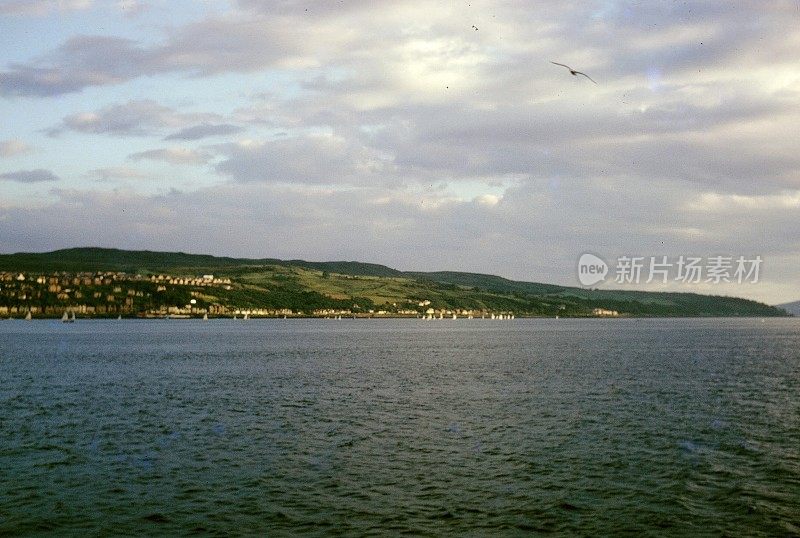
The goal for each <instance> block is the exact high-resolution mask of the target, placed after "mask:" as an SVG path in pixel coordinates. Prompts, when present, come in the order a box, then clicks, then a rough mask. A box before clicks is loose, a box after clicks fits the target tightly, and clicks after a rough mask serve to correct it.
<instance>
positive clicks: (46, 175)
mask: <svg viewBox="0 0 800 538" xmlns="http://www.w3.org/2000/svg"><path fill="white" fill-rule="evenodd" d="M0 180H6V181H16V182H17V183H39V182H43V181H58V180H59V177H58V176H56V175H55V174H53V172H51V171H50V170H44V169H42V168H37V169H36V170H17V171H16V172H6V173H4V174H0Z"/></svg>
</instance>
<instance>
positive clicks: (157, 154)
mask: <svg viewBox="0 0 800 538" xmlns="http://www.w3.org/2000/svg"><path fill="white" fill-rule="evenodd" d="M129 158H130V159H132V160H134V161H140V160H142V159H147V160H151V161H164V162H167V163H170V164H192V165H202V164H206V163H207V162H208V161H210V160H211V158H212V155H211V154H210V153H208V152H206V151H202V150H195V149H188V148H159V149H151V150H147V151H141V152H138V153H132V154H131V155H129Z"/></svg>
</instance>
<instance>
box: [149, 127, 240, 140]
mask: <svg viewBox="0 0 800 538" xmlns="http://www.w3.org/2000/svg"><path fill="white" fill-rule="evenodd" d="M242 130H243V129H242V128H241V127H238V126H236V125H231V124H229V123H222V124H213V123H201V124H200V125H192V126H191V127H186V128H184V129H181V130H180V131H178V132H176V133H172V134H171V135H169V136H167V137H165V138H164V140H200V139H201V138H208V137H211V136H224V135H229V134H236V133H240V132H242Z"/></svg>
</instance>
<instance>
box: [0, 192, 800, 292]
mask: <svg viewBox="0 0 800 538" xmlns="http://www.w3.org/2000/svg"><path fill="white" fill-rule="evenodd" d="M635 184H636V182H635V181H634V180H621V181H617V182H611V183H609V182H601V181H591V182H586V183H582V184H580V185H569V184H563V185H560V186H557V185H535V184H523V185H520V186H518V187H513V188H509V189H507V190H506V192H505V193H504V194H502V195H486V194H483V195H477V196H475V197H473V198H461V197H458V196H453V194H452V193H450V192H447V191H437V190H419V189H414V188H410V189H409V188H397V189H391V188H386V187H383V186H380V187H373V186H364V187H359V188H331V187H322V186H319V185H302V186H301V185H284V184H264V183H234V182H229V183H226V184H223V185H218V186H215V187H210V188H204V189H201V190H197V191H194V192H176V191H172V192H169V193H167V194H160V195H142V194H138V193H135V192H132V191H128V190H124V189H122V190H115V191H112V192H92V191H80V190H64V189H62V190H58V191H56V192H55V195H56V196H57V200H56V201H55V202H54V203H52V204H51V205H49V206H46V207H38V206H37V207H30V208H24V207H13V208H8V207H7V208H0V220H2V221H3V223H4V233H3V236H2V238H0V250H6V251H8V250H19V249H20V245H22V246H23V247H24V250H47V249H53V248H60V247H63V246H64V245H75V244H93V245H102V246H114V247H121V248H149V249H159V250H171V251H176V250H182V251H189V252H213V253H216V254H224V255H234V256H246V257H260V256H277V257H281V258H305V259H316V260H322V259H357V260H363V261H375V262H380V263H386V264H389V265H391V266H394V267H397V268H400V269H408V270H438V269H458V270H467V271H476V272H488V273H494V274H501V275H504V276H508V277H512V278H517V279H526V280H534V281H545V282H556V283H562V284H570V285H574V284H575V275H574V265H575V262H576V260H577V258H578V256H579V255H580V254H581V253H583V252H585V251H593V252H597V253H599V254H601V255H603V257H604V258H606V259H607V260H613V259H615V258H616V257H617V256H621V255H628V256H632V255H640V256H656V255H668V256H679V255H696V254H700V255H705V256H709V255H713V254H720V253H722V254H731V255H744V256H751V255H761V256H762V257H763V258H764V260H765V261H764V267H763V268H764V273H763V274H764V278H765V281H764V282H763V283H762V284H759V285H757V286H753V287H741V286H740V287H738V288H737V287H733V288H730V289H726V290H725V293H731V294H734V293H735V294H737V295H749V296H754V297H763V298H769V297H773V298H774V300H776V302H779V299H781V298H783V296H784V294H785V293H786V289H787V288H786V287H785V286H783V284H782V282H786V283H792V285H794V284H793V282H794V281H793V280H792V279H793V276H794V274H795V273H794V271H795V268H796V263H797V262H800V235H798V234H797V233H796V224H793V223H794V222H796V218H797V208H796V206H795V205H793V204H795V202H792V203H789V204H787V203H784V202H781V201H778V200H774V202H775V203H772V202H773V201H769V202H767V201H763V202H759V203H764V204H765V205H764V207H761V208H759V209H758V210H757V211H756V212H754V213H752V215H753V217H754V218H757V219H758V223H759V225H758V226H752V225H751V224H750V221H746V222H745V221H741V219H740V221H732V220H730V219H719V218H715V217H714V216H713V215H704V214H703V213H702V212H701V213H698V212H697V211H696V210H694V209H689V208H686V207H685V204H686V202H687V201H688V200H693V199H700V198H702V196H704V194H703V192H702V191H700V190H697V189H694V188H693V187H692V186H691V185H689V184H684V185H681V186H675V185H656V186H654V187H653V189H651V191H650V192H648V193H646V194H643V193H642V192H639V191H637V190H635V189H632V188H631V187H632V186H633V185H635ZM787 196H789V198H791V197H792V196H793V197H794V198H793V199H797V197H798V196H800V191H794V192H793V193H787ZM789 198H787V199H789ZM748 207H749V206H748ZM87 208H91V210H90V211H87ZM750 209H752V208H750ZM748 210H749V209H748ZM565 215H569V222H568V223H565ZM64 222H74V225H72V226H66V227H65V226H64ZM242 223H246V224H247V226H246V228H247V233H242V234H236V233H231V230H236V229H239V228H240V227H241V226H242ZM693 227H696V228H699V229H701V230H702V233H701V234H697V235H691V234H689V235H687V234H682V233H678V232H680V231H681V230H690V229H691V228H693ZM732 231H733V232H734V233H733V234H732V233H731V232H732ZM287 237H290V238H291V241H288V242H287V241H286V238H287ZM790 260H794V261H795V262H796V263H795V264H794V265H792V264H791V263H790ZM673 289H676V290H683V291H697V290H696V289H694V288H692V289H687V288H685V287H681V286H680V285H677V284H676V285H675V286H674V287H673ZM703 291H706V292H711V293H714V292H716V293H720V292H721V289H720V288H714V287H710V288H709V289H704V290H703Z"/></svg>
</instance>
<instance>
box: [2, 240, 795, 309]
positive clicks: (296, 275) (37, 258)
mask: <svg viewBox="0 0 800 538" xmlns="http://www.w3.org/2000/svg"><path fill="white" fill-rule="evenodd" d="M0 272H6V273H7V275H6V276H7V278H10V274H11V273H20V272H23V273H31V274H38V275H56V274H61V277H60V278H61V280H60V281H59V282H61V283H62V284H64V283H66V284H65V285H64V286H60V285H59V286H56V285H50V284H45V283H44V281H42V283H41V284H36V285H34V284H33V283H31V282H30V279H28V280H26V281H25V282H12V283H11V284H7V285H6V286H4V288H5V289H4V290H2V293H0V306H7V307H9V308H10V307H16V308H17V311H21V310H20V309H24V308H26V305H27V306H31V305H33V306H36V305H39V306H40V307H41V311H42V312H45V310H46V309H48V308H49V311H58V310H59V308H60V309H61V310H63V309H64V308H66V307H67V306H69V305H76V304H86V305H90V306H91V305H93V308H97V310H96V311H103V310H105V311H107V312H124V313H128V314H139V315H140V314H141V313H142V312H148V311H153V310H158V309H163V308H169V307H174V308H178V307H181V308H182V307H184V306H185V305H187V303H188V302H189V300H190V298H194V300H195V304H197V305H199V306H198V307H197V308H200V307H203V308H206V309H209V311H213V310H219V311H220V312H225V311H230V310H232V309H236V308H253V309H273V310H274V309H291V310H292V311H293V312H303V313H305V314H309V313H312V312H315V311H320V310H324V309H340V310H353V311H354V312H359V313H364V312H369V311H370V310H373V311H379V310H380V311H386V312H387V313H398V312H400V313H405V314H406V315H409V314H411V313H413V312H420V313H421V312H424V311H425V310H427V309H428V308H433V309H435V310H437V311H449V310H452V311H455V310H461V311H473V312H475V313H479V312H514V313H515V314H516V315H532V316H555V315H560V316H565V317H566V316H591V315H593V311H594V309H598V308H599V309H604V310H609V311H616V312H617V313H619V315H622V316H780V315H785V312H784V311H783V310H781V309H778V308H775V307H771V306H767V305H765V304H762V303H758V302H755V301H750V300H746V299H739V298H734V297H720V296H707V295H699V294H693V293H654V292H640V291H616V290H587V289H583V288H576V287H565V286H558V285H552V284H541V283H535V282H520V281H514V280H509V279H506V278H502V277H498V276H494V275H485V274H476V273H461V272H454V271H439V272H428V273H426V272H403V271H398V270H396V269H392V268H390V267H386V266H383V265H378V264H369V263H361V262H352V261H335V262H308V261H304V260H288V261H287V260H277V259H272V258H263V259H250V258H228V257H217V256H210V255H198V254H187V253H183V252H152V251H127V250H118V249H104V248H72V249H65V250H58V251H54V252H47V253H17V254H5V255H0ZM96 272H119V273H125V275H127V276H119V277H115V278H118V279H119V282H116V281H115V282H113V283H112V282H110V281H109V280H108V279H106V281H102V282H101V281H97V280H94V281H91V282H89V281H88V280H86V279H85V278H84V280H83V281H81V282H79V283H78V284H74V283H71V281H69V280H68V279H66V277H64V275H63V274H76V273H96ZM159 274H161V275H171V276H173V277H182V280H185V282H183V281H182V282H181V283H173V282H168V281H163V282H162V281H158V282H156V277H155V275H159ZM204 274H213V275H215V277H217V278H225V279H229V283H228V284H226V285H216V284H215V285H205V284H204V283H202V282H197V281H196V277H198V276H200V275H204ZM135 275H141V276H140V277H136V276H135ZM151 275H153V277H152V278H151ZM52 278H54V277H52V276H51V277H50V279H52ZM101 280H102V279H101ZM56 281H58V278H56ZM56 281H53V282H56ZM48 282H49V280H48ZM76 282H77V280H76ZM15 286H16V288H19V289H18V292H15V291H13V289H15V288H14V287H15ZM36 286H39V287H38V288H37V287H36ZM57 288H58V290H57V291H56V289H57ZM62 288H64V289H62ZM70 294H71V295H70ZM23 296H24V297H25V299H22V297H23ZM26 301H27V302H26ZM31 301H32V302H31ZM103 301H105V303H103ZM101 303H102V304H105V307H103V306H102V304H101ZM123 305H124V306H123ZM112 307H113V308H112ZM226 309H227V310H226Z"/></svg>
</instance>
